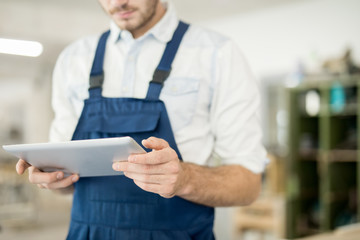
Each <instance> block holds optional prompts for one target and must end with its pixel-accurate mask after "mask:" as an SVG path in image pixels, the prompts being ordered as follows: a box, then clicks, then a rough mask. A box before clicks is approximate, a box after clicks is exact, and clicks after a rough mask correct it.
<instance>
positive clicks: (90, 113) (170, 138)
mask: <svg viewBox="0 0 360 240" xmlns="http://www.w3.org/2000/svg"><path fill="white" fill-rule="evenodd" d="M188 27H189V26H188V25H187V24H185V23H182V22H180V23H179V25H178V27H177V29H176V31H175V33H174V35H173V38H172V40H171V41H169V42H168V43H167V45H166V49H165V51H164V54H163V56H162V59H161V61H160V63H159V65H158V67H157V69H156V70H155V73H154V75H153V80H152V81H151V82H150V84H149V89H148V93H147V96H146V98H145V99H136V98H105V97H102V95H101V90H102V83H103V80H104V73H103V60H104V54H105V45H106V40H107V38H108V36H109V31H108V32H105V33H104V34H103V35H102V36H101V38H100V40H99V43H98V46H97V49H96V54H95V58H94V62H93V66H92V69H91V74H90V88H89V98H88V99H86V100H85V103H84V108H83V111H82V114H81V117H80V119H79V122H78V125H77V127H76V129H75V132H74V135H73V140H81V139H94V138H108V137H121V136H131V137H132V138H134V139H135V140H136V141H137V142H138V143H139V144H141V140H142V139H146V138H148V137H150V136H154V137H158V138H163V139H165V140H166V141H167V142H168V143H169V145H170V146H171V147H172V148H173V149H174V150H175V151H176V153H177V154H178V156H179V159H181V155H180V152H179V150H178V147H177V145H176V143H175V139H174V135H173V132H172V129H171V125H170V121H169V117H168V114H167V111H166V108H165V105H164V103H163V102H162V101H161V100H159V96H160V92H161V89H162V86H163V83H164V81H165V80H166V78H167V77H168V76H169V74H170V70H171V64H172V62H173V59H174V58H175V55H176V52H177V50H178V47H179V45H180V43H181V40H182V37H183V36H184V34H185V32H186V30H187V29H188ZM213 221H214V209H213V208H210V207H206V206H203V205H199V204H195V203H192V202H189V201H187V200H184V199H182V198H179V197H173V198H170V199H166V198H163V197H161V196H159V195H158V194H154V193H149V192H146V191H144V190H142V189H141V188H139V187H138V186H136V185H135V183H134V182H133V180H131V179H128V178H127V177H125V176H123V175H117V176H106V177H84V178H80V179H79V181H78V182H77V183H75V192H74V200H73V207H72V212H71V223H70V229H69V233H68V236H67V239H71V240H73V239H96V240H106V239H134V240H150V239H154V240H163V239H164V240H165V239H168V240H170V239H171V240H174V239H181V240H186V239H189V240H190V239H199V240H203V239H204V240H205V239H206V240H208V239H214V235H213V231H212V228H213Z"/></svg>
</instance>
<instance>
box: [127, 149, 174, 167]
mask: <svg viewBox="0 0 360 240" xmlns="http://www.w3.org/2000/svg"><path fill="white" fill-rule="evenodd" d="M172 160H178V156H177V154H176V152H175V151H174V150H173V149H172V148H170V147H167V148H164V149H162V150H159V151H152V152H149V153H145V154H136V155H135V154H134V155H130V156H129V158H128V161H129V162H130V163H137V164H162V163H166V162H169V161H172Z"/></svg>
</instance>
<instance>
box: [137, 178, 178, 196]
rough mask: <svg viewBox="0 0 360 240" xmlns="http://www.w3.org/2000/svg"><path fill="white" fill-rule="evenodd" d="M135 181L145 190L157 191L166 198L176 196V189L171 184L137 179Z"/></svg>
mask: <svg viewBox="0 0 360 240" xmlns="http://www.w3.org/2000/svg"><path fill="white" fill-rule="evenodd" d="M134 183H135V184H136V185H137V186H138V187H140V188H141V189H143V190H144V191H147V192H152V193H157V194H159V195H160V196H162V197H165V198H171V197H173V196H175V193H174V189H173V188H172V187H171V186H170V185H168V186H164V185H160V184H152V183H144V182H141V181H137V180H134Z"/></svg>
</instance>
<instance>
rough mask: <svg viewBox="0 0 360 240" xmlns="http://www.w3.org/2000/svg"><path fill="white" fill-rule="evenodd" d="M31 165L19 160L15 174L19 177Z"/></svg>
mask: <svg viewBox="0 0 360 240" xmlns="http://www.w3.org/2000/svg"><path fill="white" fill-rule="evenodd" d="M30 166H31V165H30V164H29V163H27V162H26V161H24V160H23V159H19V161H18V162H17V163H16V172H17V173H18V174H20V175H22V174H23V173H24V172H25V170H26V169H27V168H29V167H30Z"/></svg>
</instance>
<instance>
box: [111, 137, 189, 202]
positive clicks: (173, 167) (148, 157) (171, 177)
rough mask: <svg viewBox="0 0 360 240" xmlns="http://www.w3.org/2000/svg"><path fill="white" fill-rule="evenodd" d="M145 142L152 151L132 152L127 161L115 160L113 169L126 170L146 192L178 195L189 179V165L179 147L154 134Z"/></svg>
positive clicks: (168, 195)
mask: <svg viewBox="0 0 360 240" xmlns="http://www.w3.org/2000/svg"><path fill="white" fill-rule="evenodd" d="M142 144H143V145H144V147H146V148H148V149H152V152H149V153H146V154H133V155H130V156H129V158H128V161H127V162H115V163H114V164H113V166H112V167H113V169H114V170H115V171H123V172H124V175H125V176H126V177H128V178H131V179H133V180H134V183H135V184H136V185H137V186H139V187H140V188H142V189H143V190H145V191H148V192H153V193H157V194H159V195H160V196H162V197H165V198H171V197H173V196H175V195H177V194H178V193H179V192H180V191H182V188H184V186H185V182H186V179H187V177H186V175H187V174H186V170H185V169H186V166H185V164H181V162H180V160H179V158H178V156H177V154H176V152H175V150H174V149H172V148H171V147H170V146H169V144H168V143H167V142H166V141H165V140H163V139H160V138H155V137H150V138H148V139H146V140H143V141H142Z"/></svg>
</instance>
